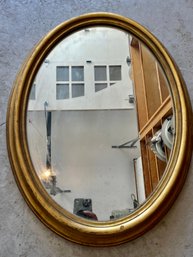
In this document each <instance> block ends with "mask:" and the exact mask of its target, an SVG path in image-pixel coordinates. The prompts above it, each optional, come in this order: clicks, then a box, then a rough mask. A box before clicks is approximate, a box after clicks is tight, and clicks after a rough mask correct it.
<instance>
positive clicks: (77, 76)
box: [72, 66, 84, 81]
mask: <svg viewBox="0 0 193 257" xmlns="http://www.w3.org/2000/svg"><path fill="white" fill-rule="evenodd" d="M72 81H84V67H83V66H72Z"/></svg>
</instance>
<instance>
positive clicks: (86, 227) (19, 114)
mask: <svg viewBox="0 0 193 257" xmlns="http://www.w3.org/2000/svg"><path fill="white" fill-rule="evenodd" d="M191 118H192V110H191V105H190V101H189V97H188V95H187V91H186V88H185V84H184V82H183V79H182V77H181V75H180V73H179V71H178V69H177V67H176V65H175V63H174V61H173V60H172V58H171V57H170V55H169V54H168V52H167V51H166V50H165V48H164V47H163V46H162V45H161V43H160V42H159V41H158V40H157V39H156V38H155V37H154V36H153V35H152V34H151V33H150V32H149V31H147V30H146V29H145V28H144V27H142V26H141V25H139V24H138V23H136V22H134V21H132V20H130V19H127V18H125V17H122V16H119V15H115V14H109V13H96V14H94V13H93V14H87V15H82V16H80V17H77V18H74V19H71V20H69V21H67V22H64V23H63V24H61V25H59V26H58V27H56V28H55V29H54V30H53V31H51V32H50V33H49V34H48V35H47V36H45V37H44V38H43V40H42V41H40V43H38V45H37V46H36V47H35V48H34V50H33V51H32V53H31V55H30V56H29V57H28V59H27V60H26V62H25V63H24V65H23V67H22V68H21V70H20V73H19V74H18V77H17V79H16V81H15V85H14V88H13V92H12V95H11V97H10V103H9V108H8V116H7V142H8V151H9V157H10V161H11V164H12V169H13V172H14V175H15V178H16V181H17V183H18V186H19V188H20V190H21V192H22V194H23V195H24V198H25V199H26V201H27V203H28V204H29V206H30V207H31V209H32V210H33V211H34V213H35V214H36V215H37V216H38V217H39V218H40V220H41V221H42V222H43V223H45V224H46V225H47V226H48V227H49V228H50V229H52V230H53V231H55V232H56V233H57V234H59V235H61V236H63V237H65V238H67V239H69V240H71V241H74V242H77V243H80V244H85V245H95V246H107V245H116V244H120V243H123V242H126V241H128V240H131V239H134V238H136V237H138V236H140V235H141V234H143V233H145V232H146V231H147V230H148V229H150V228H151V227H152V226H153V225H155V224H156V222H158V221H159V220H160V218H161V217H162V216H163V215H164V214H165V213H166V212H167V211H168V209H169V207H170V206H171V204H172V203H173V202H174V200H175V198H176V197H177V195H178V193H179V191H180V189H181V188H182V185H183V183H184V180H185V177H186V174H187V170H188V167H189V162H190V158H191V152H192V132H191V129H192V121H191Z"/></svg>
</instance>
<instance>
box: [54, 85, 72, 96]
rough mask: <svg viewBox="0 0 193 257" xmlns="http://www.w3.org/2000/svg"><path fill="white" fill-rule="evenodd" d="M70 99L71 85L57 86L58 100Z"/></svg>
mask: <svg viewBox="0 0 193 257" xmlns="http://www.w3.org/2000/svg"><path fill="white" fill-rule="evenodd" d="M68 98H69V84H57V85H56V99H68Z"/></svg>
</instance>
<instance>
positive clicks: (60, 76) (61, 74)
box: [56, 66, 69, 81]
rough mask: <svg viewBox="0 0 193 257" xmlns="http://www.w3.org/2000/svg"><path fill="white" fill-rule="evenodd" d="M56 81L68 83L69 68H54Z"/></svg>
mask: <svg viewBox="0 0 193 257" xmlns="http://www.w3.org/2000/svg"><path fill="white" fill-rule="evenodd" d="M56 81H69V67H68V66H57V67H56Z"/></svg>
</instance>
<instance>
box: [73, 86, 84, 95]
mask: <svg viewBox="0 0 193 257" xmlns="http://www.w3.org/2000/svg"><path fill="white" fill-rule="evenodd" d="M83 95H84V84H72V97H78V96H83Z"/></svg>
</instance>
